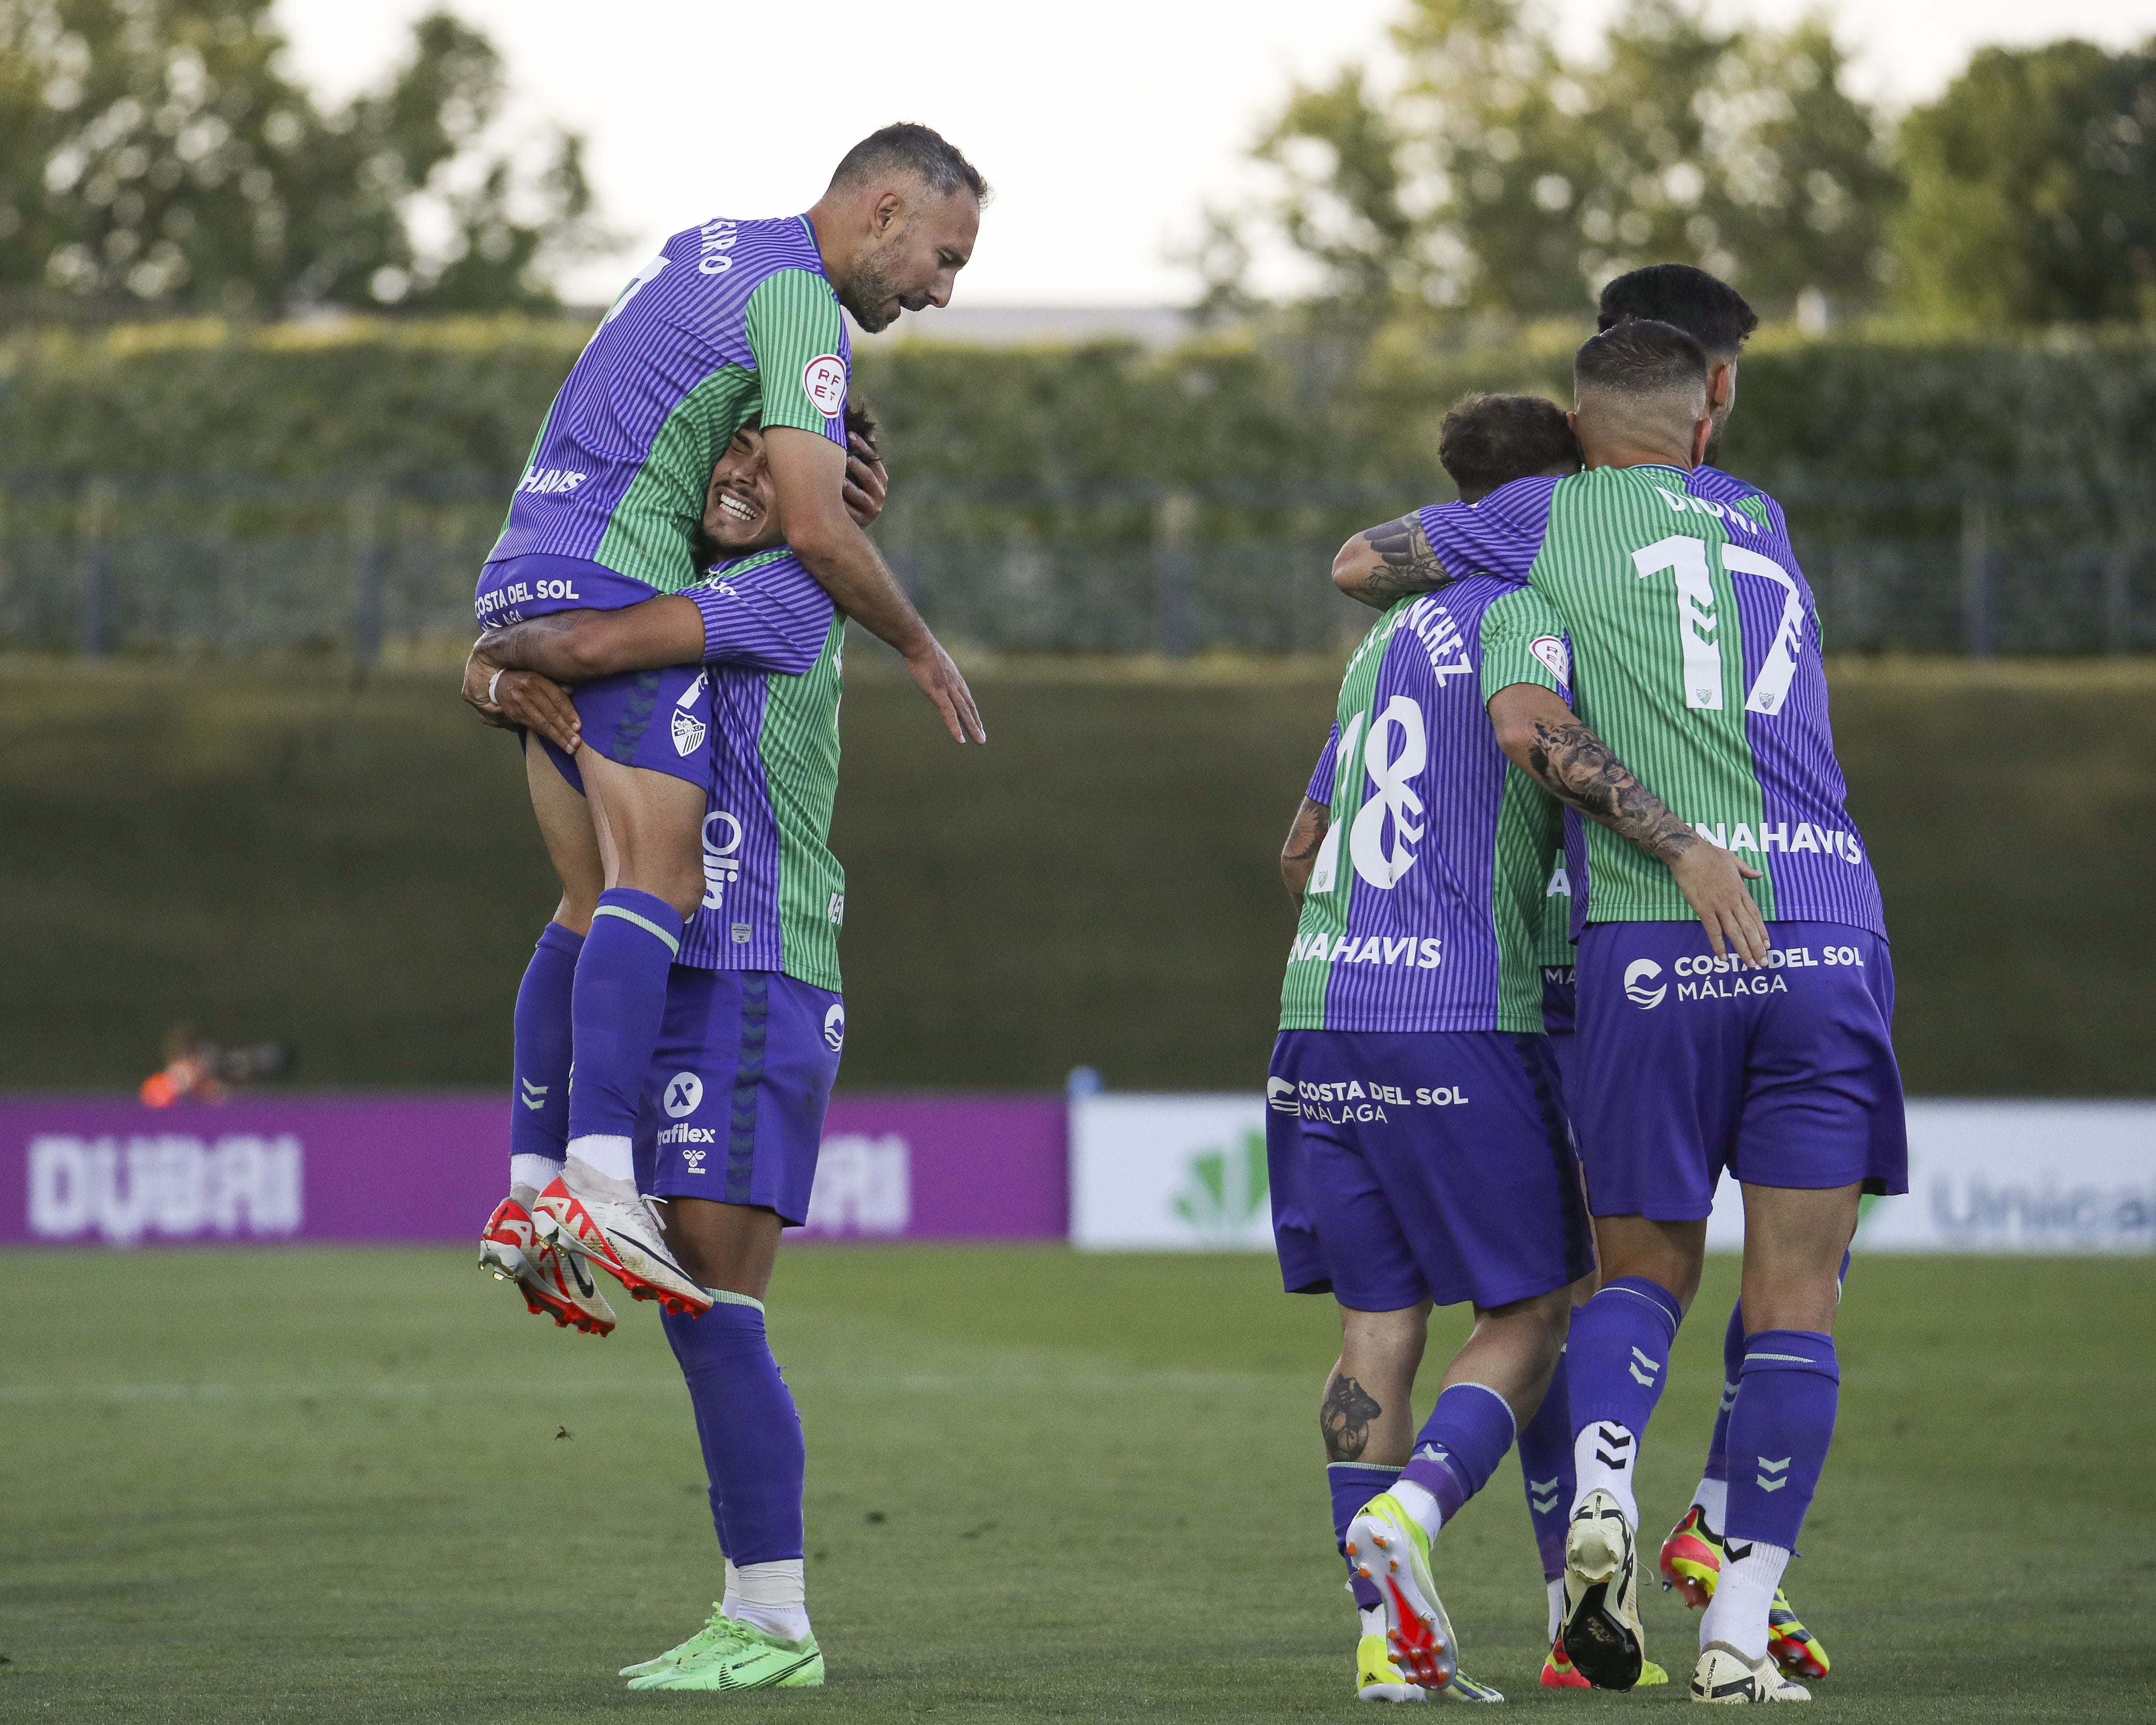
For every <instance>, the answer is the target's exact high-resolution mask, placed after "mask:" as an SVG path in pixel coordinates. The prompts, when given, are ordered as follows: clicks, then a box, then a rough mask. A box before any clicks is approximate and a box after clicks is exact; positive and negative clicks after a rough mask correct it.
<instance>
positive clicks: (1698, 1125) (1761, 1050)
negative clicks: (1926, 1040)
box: [1573, 922, 1909, 1222]
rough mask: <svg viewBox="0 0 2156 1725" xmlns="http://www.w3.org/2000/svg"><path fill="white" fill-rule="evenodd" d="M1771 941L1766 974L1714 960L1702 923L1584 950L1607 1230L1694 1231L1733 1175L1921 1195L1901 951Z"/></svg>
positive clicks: (1794, 927) (1587, 1111)
mask: <svg viewBox="0 0 2156 1725" xmlns="http://www.w3.org/2000/svg"><path fill="white" fill-rule="evenodd" d="M1768 933H1769V935H1771V936H1772V938H1773V940H1774V950H1773V951H1772V952H1771V953H1769V955H1768V967H1767V968H1766V969H1764V970H1761V971H1748V970H1746V969H1744V968H1743V966H1742V965H1741V964H1740V963H1739V962H1738V960H1736V959H1735V958H1734V957H1733V956H1732V957H1730V958H1726V959H1717V958H1716V957H1715V955H1714V950H1713V948H1712V947H1711V946H1710V945H1708V944H1707V933H1706V931H1705V930H1704V929H1702V928H1701V927H1700V925H1699V924H1697V923H1696V922H1681V923H1680V922H1656V923H1596V924H1592V925H1591V926H1589V929H1587V932H1586V933H1585V934H1584V935H1583V936H1582V937H1581V939H1580V943H1579V1031H1578V1049H1577V1051H1576V1053H1574V1055H1573V1074H1574V1075H1575V1076H1574V1085H1573V1120H1574V1121H1575V1123H1576V1124H1577V1125H1578V1130H1579V1150H1580V1159H1581V1161H1584V1163H1585V1164H1586V1166H1587V1189H1588V1194H1589V1202H1591V1204H1592V1206H1593V1208H1594V1213H1595V1214H1596V1215H1598V1216H1631V1215H1640V1216H1646V1217H1650V1218H1653V1219H1654V1220H1655V1221H1658V1222H1694V1221H1697V1220H1699V1219H1700V1218H1702V1217H1704V1216H1705V1215H1706V1214H1707V1212H1708V1211H1709V1210H1710V1209H1712V1208H1713V1203H1714V1188H1715V1184H1716V1182H1717V1181H1718V1180H1719V1179H1720V1178H1721V1176H1722V1170H1723V1169H1724V1168H1727V1169H1728V1170H1729V1171H1730V1172H1731V1173H1732V1174H1733V1175H1735V1176H1736V1177H1737V1178H1738V1179H1739V1180H1741V1181H1743V1182H1746V1183H1747V1184H1748V1185H1753V1186H1780V1187H1810V1188H1819V1187H1836V1186H1850V1185H1855V1184H1859V1183H1861V1185H1862V1186H1863V1187H1864V1189H1865V1190H1866V1192H1907V1190H1908V1189H1909V1178H1908V1176H1909V1148H1908V1141H1907V1124H1906V1121H1905V1119H1904V1116H1903V1114H1902V1074H1901V1071H1900V1068H1897V1066H1896V1064H1895V1062H1894V1045H1893V1041H1892V1037H1891V1035H1890V1033H1889V1028H1888V1027H1889V1026H1890V1025H1891V1024H1892V1022H1893V1017H1894V968H1893V963H1892V956H1891V955H1890V953H1889V951H1888V949H1887V945H1886V942H1885V941H1884V940H1881V939H1880V938H1879V937H1878V936H1877V935H1872V934H1870V933H1868V932H1866V930H1864V929H1858V928H1852V927H1851V926H1849V925H1848V924H1842V923H1815V922H1778V923H1772V924H1768Z"/></svg>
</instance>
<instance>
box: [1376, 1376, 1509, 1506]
mask: <svg viewBox="0 0 2156 1725" xmlns="http://www.w3.org/2000/svg"><path fill="white" fill-rule="evenodd" d="M1512 1436H1513V1429H1512V1409H1511V1408H1508V1407H1507V1406H1506V1405H1505V1398H1503V1397H1502V1396H1501V1395H1499V1394H1498V1393H1497V1392H1496V1391H1495V1390H1494V1389H1491V1388H1489V1387H1488V1386H1487V1385H1485V1384H1480V1383H1455V1384H1452V1385H1450V1386H1449V1387H1448V1388H1445V1389H1444V1390H1442V1391H1440V1393H1439V1395H1438V1398H1437V1405H1436V1406H1435V1408H1431V1409H1430V1418H1429V1419H1425V1420H1424V1421H1423V1423H1422V1429H1421V1430H1420V1431H1419V1432H1417V1433H1416V1434H1415V1446H1414V1455H1412V1456H1410V1457H1409V1459H1408V1465H1407V1466H1406V1467H1405V1468H1404V1469H1403V1470H1401V1472H1400V1478H1401V1479H1402V1480H1404V1481H1405V1482H1406V1483H1408V1484H1409V1485H1411V1486H1421V1487H1422V1489H1423V1490H1424V1491H1427V1492H1429V1493H1430V1496H1432V1497H1435V1499H1436V1500H1437V1506H1438V1509H1439V1511H1440V1513H1442V1514H1443V1516H1444V1517H1445V1520H1446V1521H1448V1522H1449V1521H1450V1520H1451V1519H1452V1518H1453V1517H1454V1516H1456V1515H1458V1514H1459V1513H1460V1508H1461V1506H1463V1505H1465V1504H1466V1501H1467V1500H1468V1499H1469V1498H1471V1497H1472V1496H1474V1495H1475V1494H1476V1492H1478V1491H1481V1489H1482V1488H1483V1486H1485V1485H1486V1484H1487V1483H1488V1482H1489V1479H1490V1475H1492V1474H1494V1473H1495V1472H1496V1471H1497V1464H1498V1463H1499V1462H1501V1461H1502V1460H1504V1459H1505V1452H1506V1451H1507V1450H1509V1449H1511V1448H1512Z"/></svg>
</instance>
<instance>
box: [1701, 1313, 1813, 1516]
mask: <svg viewBox="0 0 2156 1725" xmlns="http://www.w3.org/2000/svg"><path fill="white" fill-rule="evenodd" d="M1738 1384H1739V1386H1740V1388H1739V1390H1738V1397H1737V1406H1736V1408H1735V1409H1734V1410H1733V1411H1732V1413H1730V1416H1729V1454H1730V1456H1731V1459H1732V1460H1733V1461H1734V1463H1735V1464H1736V1465H1734V1466H1733V1467H1732V1468H1731V1469H1730V1470H1729V1473H1730V1478H1729V1525H1728V1526H1727V1527H1725V1528H1723V1529H1722V1538H1723V1540H1724V1542H1726V1544H1727V1546H1728V1547H1732V1549H1733V1548H1734V1547H1736V1546H1738V1545H1739V1544H1742V1543H1744V1542H1748V1541H1751V1540H1763V1541H1765V1542H1766V1543H1768V1545H1778V1546H1781V1547H1784V1549H1786V1550H1789V1551H1794V1550H1795V1549H1796V1548H1797V1530H1798V1529H1799V1527H1803V1526H1804V1511H1806V1510H1807V1509H1809V1507H1810V1506H1811V1501H1812V1493H1813V1492H1815V1491H1817V1490H1818V1489H1819V1480H1820V1470H1822V1469H1824V1468H1825V1466H1826V1452H1827V1446H1828V1445H1829V1444H1831V1443H1832V1442H1833V1441H1834V1416H1835V1407H1836V1404H1837V1403H1839V1402H1840V1396H1841V1362H1840V1359H1839V1358H1838V1357H1836V1356H1835V1351H1834V1337H1832V1336H1822V1335H1821V1334H1820V1332H1819V1331H1816V1330H1762V1331H1759V1332H1758V1334H1757V1335H1755V1336H1753V1337H1752V1338H1751V1339H1750V1340H1749V1341H1748V1342H1747V1343H1746V1344H1745V1348H1744V1369H1743V1375H1742V1376H1741V1377H1739V1378H1738Z"/></svg>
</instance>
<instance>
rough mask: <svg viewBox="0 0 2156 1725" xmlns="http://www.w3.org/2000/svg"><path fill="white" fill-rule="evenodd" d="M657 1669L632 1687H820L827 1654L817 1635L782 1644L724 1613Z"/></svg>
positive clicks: (663, 1657) (664, 1658)
mask: <svg viewBox="0 0 2156 1725" xmlns="http://www.w3.org/2000/svg"><path fill="white" fill-rule="evenodd" d="M660 1661H662V1662H661V1663H660V1665H659V1668H658V1669H657V1670H656V1671H650V1670H646V1671H644V1672H643V1673H642V1674H641V1675H640V1676H635V1677H632V1678H631V1679H630V1680H629V1687H630V1688H632V1689H716V1690H726V1691H733V1690H743V1689H819V1688H821V1687H822V1686H823V1683H824V1654H823V1650H822V1649H820V1648H819V1647H818V1646H817V1645H816V1637H815V1636H814V1635H804V1636H803V1637H802V1639H801V1640H798V1641H787V1640H781V1639H780V1638H779V1637H778V1636H777V1635H770V1634H767V1632H765V1631H764V1630H760V1629H757V1628H755V1627H754V1626H752V1625H749V1624H746V1623H742V1621H740V1620H739V1619H737V1618H731V1617H728V1616H726V1614H724V1613H723V1612H714V1613H713V1614H712V1617H711V1621H710V1622H709V1623H708V1624H706V1625H704V1627H703V1629H702V1630H701V1631H700V1632H699V1633H698V1634H696V1635H693V1636H691V1637H690V1639H689V1640H686V1641H685V1642H683V1643H682V1644H681V1645H680V1646H679V1647H677V1648H675V1649H674V1650H672V1651H671V1652H670V1653H665V1654H662V1655H660Z"/></svg>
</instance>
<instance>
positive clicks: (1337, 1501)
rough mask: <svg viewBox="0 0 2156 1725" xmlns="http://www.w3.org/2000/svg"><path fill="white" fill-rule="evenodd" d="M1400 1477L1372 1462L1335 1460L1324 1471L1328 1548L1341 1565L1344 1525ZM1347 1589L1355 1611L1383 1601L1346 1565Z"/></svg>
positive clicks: (1392, 1469)
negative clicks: (1329, 1506)
mask: <svg viewBox="0 0 2156 1725" xmlns="http://www.w3.org/2000/svg"><path fill="white" fill-rule="evenodd" d="M1399 1476H1400V1470H1399V1469H1398V1468H1396V1467H1388V1466H1386V1465H1384V1464H1383V1462H1376V1461H1335V1462H1331V1463H1328V1464H1327V1466H1326V1470H1325V1483H1326V1486H1327V1488H1328V1489H1329V1490H1330V1491H1332V1547H1333V1549H1334V1550H1335V1551H1337V1552H1338V1553H1340V1560H1341V1562H1342V1563H1347V1524H1348V1523H1349V1522H1352V1521H1353V1520H1354V1519H1355V1513H1356V1511H1358V1510H1359V1509H1361V1508H1362V1507H1363V1505H1364V1504H1366V1503H1368V1501H1370V1500H1371V1499H1372V1498H1373V1497H1375V1496H1377V1495H1378V1493H1379V1492H1380V1491H1384V1490H1386V1489H1387V1488H1388V1487H1389V1486H1391V1484H1392V1483H1393V1481H1394V1480H1397V1479H1398V1478H1399ZM1347 1590H1348V1591H1349V1592H1350V1593H1352V1594H1354V1596H1355V1604H1356V1606H1357V1608H1358V1609H1360V1610H1363V1611H1368V1610H1371V1609H1373V1608H1374V1607H1376V1606H1378V1605H1381V1604H1383V1603H1384V1602H1383V1599H1380V1598H1379V1597H1378V1589H1377V1588H1376V1587H1375V1586H1374V1585H1373V1583H1369V1582H1367V1581H1365V1580H1363V1578H1362V1577H1361V1576H1359V1575H1358V1574H1357V1573H1355V1569H1354V1566H1353V1564H1349V1565H1348V1569H1347Z"/></svg>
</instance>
